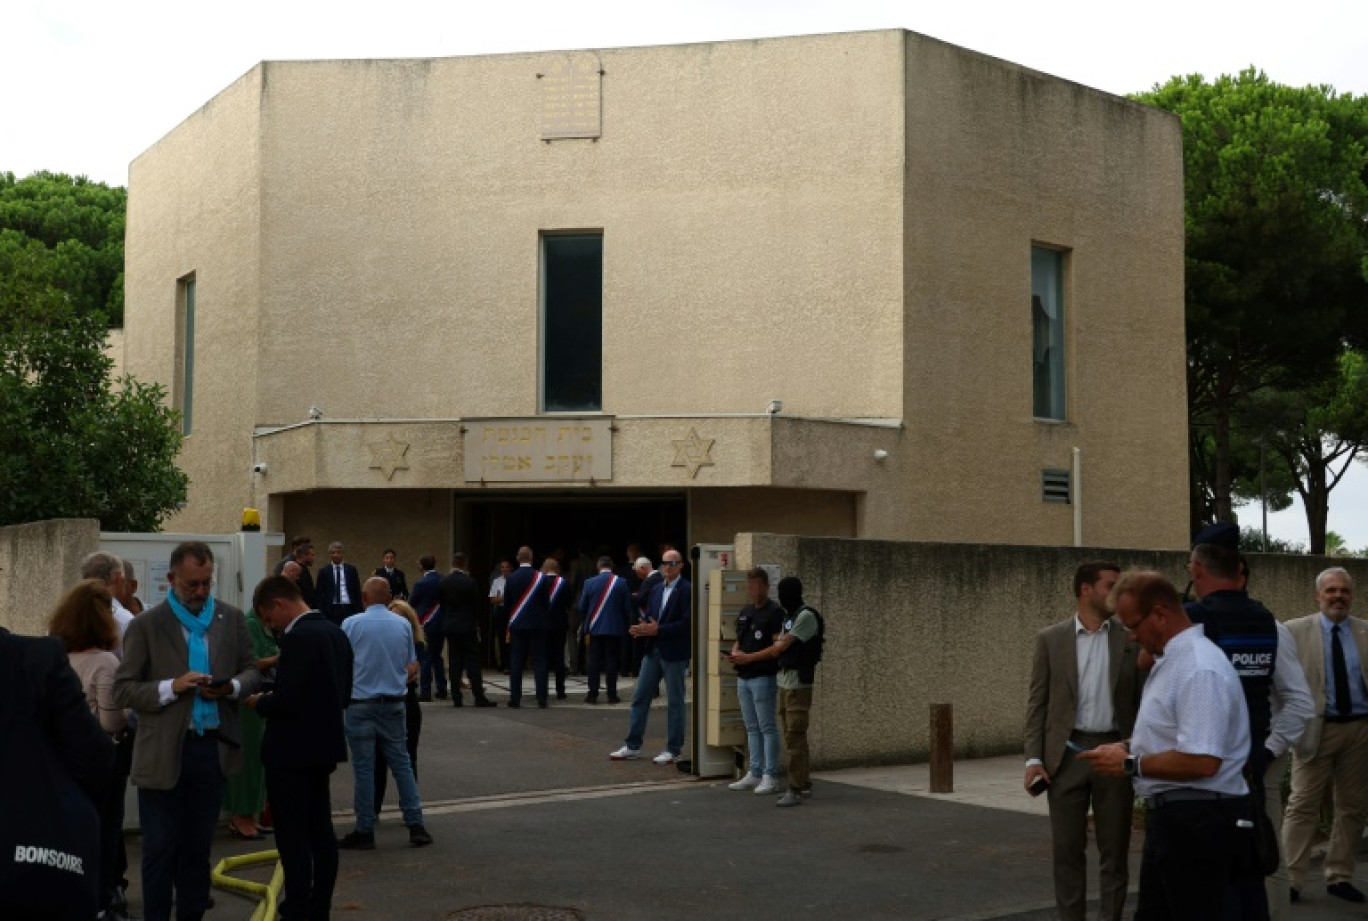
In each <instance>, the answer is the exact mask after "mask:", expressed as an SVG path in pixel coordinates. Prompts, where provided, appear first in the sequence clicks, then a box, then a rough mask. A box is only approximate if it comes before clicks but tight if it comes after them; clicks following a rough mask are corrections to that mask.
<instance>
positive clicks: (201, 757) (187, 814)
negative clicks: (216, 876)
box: [138, 734, 224, 921]
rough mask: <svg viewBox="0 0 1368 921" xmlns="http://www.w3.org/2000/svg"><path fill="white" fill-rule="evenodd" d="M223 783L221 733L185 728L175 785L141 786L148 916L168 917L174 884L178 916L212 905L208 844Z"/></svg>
mask: <svg viewBox="0 0 1368 921" xmlns="http://www.w3.org/2000/svg"><path fill="white" fill-rule="evenodd" d="M223 787H224V779H223V770H222V768H221V767H220V766H219V740H218V738H217V737H216V736H213V735H204V736H196V735H193V734H187V735H186V737H185V741H184V742H183V743H182V744H181V770H180V778H179V779H178V780H177V781H176V785H175V786H174V787H172V788H171V789H170V790H147V789H143V788H139V789H138V816H139V819H140V821H141V822H142V841H143V858H142V875H143V880H142V882H143V916H144V917H145V918H147V921H169V919H170V918H171V898H172V896H171V890H172V888H173V887H174V888H175V892H176V895H175V901H176V917H177V918H199V917H200V916H202V915H203V914H204V912H205V910H206V909H207V908H208V907H209V850H210V847H211V846H212V845H213V843H214V826H216V825H217V824H218V817H219V809H221V808H222V806H223Z"/></svg>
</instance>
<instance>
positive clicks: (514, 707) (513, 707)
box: [508, 700, 522, 710]
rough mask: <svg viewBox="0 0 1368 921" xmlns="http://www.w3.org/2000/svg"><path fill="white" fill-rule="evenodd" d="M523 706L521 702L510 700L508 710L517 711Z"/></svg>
mask: <svg viewBox="0 0 1368 921" xmlns="http://www.w3.org/2000/svg"><path fill="white" fill-rule="evenodd" d="M521 706H522V703H521V701H517V700H510V701H509V702H508V708H509V709H510V710H517V709H518V708H520V707H521Z"/></svg>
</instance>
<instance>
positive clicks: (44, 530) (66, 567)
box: [0, 518, 100, 636]
mask: <svg viewBox="0 0 1368 921" xmlns="http://www.w3.org/2000/svg"><path fill="white" fill-rule="evenodd" d="M99 549H100V523H99V522H98V521H96V520H95V519H94V518H58V519H55V520H52V521H36V522H33V523H31V524H17V525H11V526H10V527H6V528H0V627H4V628H5V629H6V630H9V631H10V632H11V633H23V634H27V635H29V636H40V635H42V634H45V633H47V617H48V614H49V613H50V612H51V611H52V608H53V607H54V606H55V605H56V604H57V600H58V599H59V598H61V597H62V593H63V592H65V591H66V590H67V589H68V588H70V587H71V586H73V585H75V584H76V580H77V578H79V576H80V569H81V560H83V559H85V557H86V555H87V554H90V553H94V552H95V551H96V550H99Z"/></svg>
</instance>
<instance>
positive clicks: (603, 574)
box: [579, 556, 632, 704]
mask: <svg viewBox="0 0 1368 921" xmlns="http://www.w3.org/2000/svg"><path fill="white" fill-rule="evenodd" d="M579 609H580V610H581V611H583V612H584V635H585V636H586V637H587V638H588V640H589V695H588V696H587V697H585V698H584V702H585V703H589V704H596V703H598V695H599V675H600V674H602V672H603V670H604V666H605V665H606V666H607V669H608V702H609V703H610V704H615V703H617V702H618V692H617V678H618V651H619V650H620V649H621V647H622V639H623V637H625V636H626V635H627V624H628V623H629V621H630V620H631V616H632V592H631V587H630V586H629V585H628V583H627V580H626V579H624V578H623V577H622V576H618V575H614V573H613V558H612V557H611V556H601V557H599V559H598V575H596V576H594V577H593V578H592V579H588V580H586V581H585V583H584V590H583V591H582V592H580V598H579Z"/></svg>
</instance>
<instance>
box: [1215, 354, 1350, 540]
mask: <svg viewBox="0 0 1368 921" xmlns="http://www.w3.org/2000/svg"><path fill="white" fill-rule="evenodd" d="M1240 428H1241V429H1242V430H1243V431H1244V432H1247V433H1257V435H1258V437H1259V438H1260V439H1262V440H1263V441H1264V443H1265V444H1266V445H1267V448H1268V451H1269V453H1270V454H1272V455H1273V456H1274V458H1275V459H1276V462H1277V464H1278V466H1279V467H1281V468H1282V472H1283V473H1284V474H1285V477H1286V479H1284V480H1283V482H1290V484H1291V487H1292V489H1294V490H1296V492H1297V493H1298V494H1299V495H1300V496H1301V500H1302V506H1303V507H1304V508H1305V509H1306V524H1307V532H1308V534H1309V536H1310V543H1311V552H1312V553H1328V552H1330V550H1329V544H1328V543H1327V540H1328V537H1329V532H1328V531H1327V528H1328V524H1329V514H1330V493H1331V491H1332V490H1333V489H1334V488H1335V486H1336V485H1338V484H1339V482H1340V480H1341V479H1342V478H1343V477H1344V474H1345V472H1346V471H1347V470H1348V469H1349V465H1350V464H1352V463H1353V462H1354V460H1355V458H1358V457H1359V456H1360V455H1361V454H1362V452H1363V450H1364V448H1365V447H1368V358H1365V356H1364V354H1363V353H1362V352H1359V351H1356V350H1353V349H1346V350H1345V351H1343V352H1342V353H1340V356H1339V361H1338V362H1337V364H1336V368H1335V373H1334V375H1333V376H1332V377H1330V378H1328V379H1325V380H1321V381H1316V382H1313V383H1311V384H1308V385H1306V386H1303V387H1297V388H1294V389H1285V390H1273V389H1266V390H1262V391H1259V392H1257V393H1253V394H1250V396H1249V397H1248V398H1247V399H1246V400H1245V401H1244V403H1243V405H1242V406H1241V408H1240ZM1284 488H1285V487H1284Z"/></svg>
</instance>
